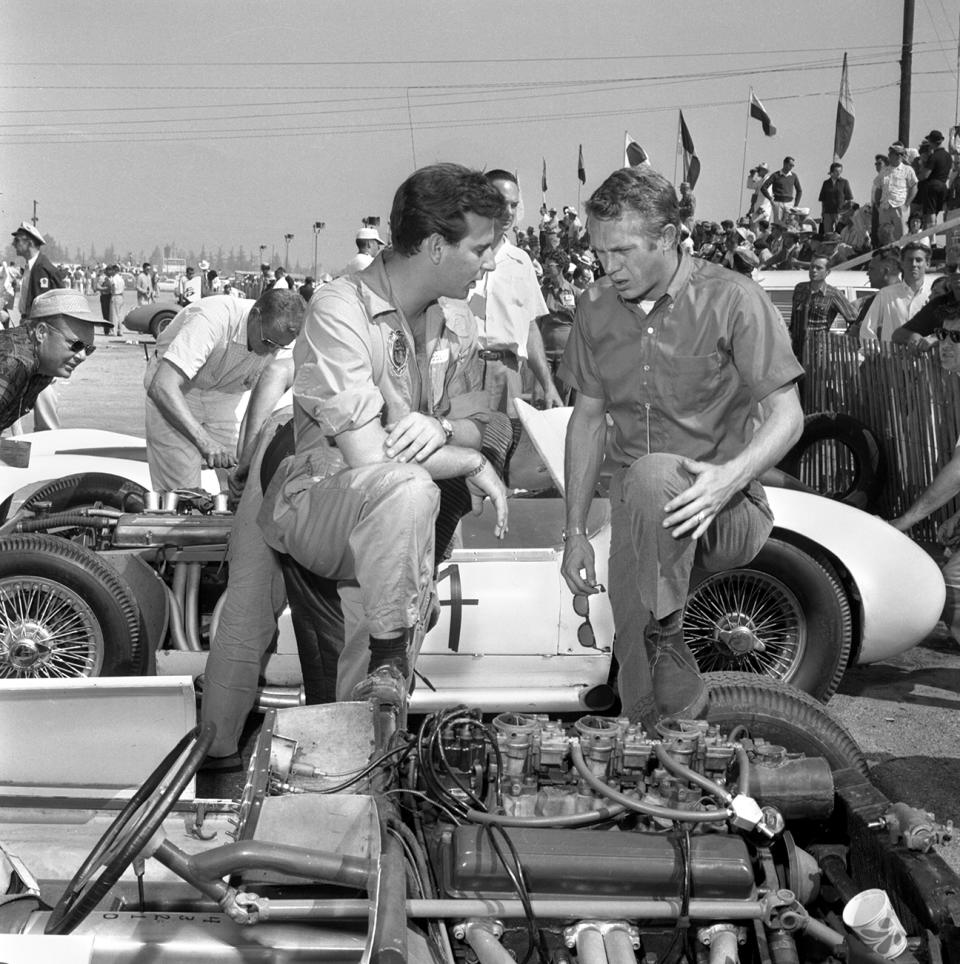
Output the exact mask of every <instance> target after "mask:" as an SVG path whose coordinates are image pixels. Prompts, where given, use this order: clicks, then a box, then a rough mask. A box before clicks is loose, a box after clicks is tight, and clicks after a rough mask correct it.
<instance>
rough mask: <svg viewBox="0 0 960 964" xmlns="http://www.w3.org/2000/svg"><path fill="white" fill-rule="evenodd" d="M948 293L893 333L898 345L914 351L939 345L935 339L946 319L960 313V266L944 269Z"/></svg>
mask: <svg viewBox="0 0 960 964" xmlns="http://www.w3.org/2000/svg"><path fill="white" fill-rule="evenodd" d="M943 277H944V279H945V280H946V285H947V291H946V294H942V295H940V296H939V297H937V298H931V299H930V300H929V301H928V302H927V303H926V304H925V305H924V306H923V307H922V308H921V309H920V310H919V311H918V312H917V313H916V314H915V315H914V316H913V317H912V318H911V319H910V320H909V321H908V322H907V323H906V324H905V325H903V326H902V327H900V328H898V329H897V330H896V331H895V332H894V333H893V339H892V340H893V341H894V342H896V343H897V344H898V345H908V346H909V347H911V348H913V349H914V351H918V352H923V351H930V350H931V349H932V348H933V347H934V345H936V344H937V339H936V338H935V337H934V336H935V333H936V331H937V329H938V328H942V327H943V322H944V319H945V318H955V317H956V316H957V314H958V312H960V264H948V265H946V266H945V267H944V269H943Z"/></svg>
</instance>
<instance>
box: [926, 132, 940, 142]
mask: <svg viewBox="0 0 960 964" xmlns="http://www.w3.org/2000/svg"><path fill="white" fill-rule="evenodd" d="M927 140H928V141H933V142H934V143H935V144H941V143H943V134H942V133H941V132H940V131H930V133H929V134H927Z"/></svg>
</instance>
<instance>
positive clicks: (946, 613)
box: [890, 308, 960, 640]
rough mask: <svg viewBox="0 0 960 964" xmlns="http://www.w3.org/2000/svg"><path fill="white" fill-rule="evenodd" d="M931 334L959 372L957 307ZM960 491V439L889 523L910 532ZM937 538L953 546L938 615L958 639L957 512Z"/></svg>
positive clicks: (945, 361)
mask: <svg viewBox="0 0 960 964" xmlns="http://www.w3.org/2000/svg"><path fill="white" fill-rule="evenodd" d="M934 334H935V335H936V338H937V342H938V343H939V345H940V364H941V365H942V366H943V368H944V370H945V371H947V372H951V373H952V374H953V375H954V376H956V375H958V374H960V308H954V309H952V310H950V311H949V312H947V313H946V314H944V315H943V316H942V317H941V318H940V325H939V326H938V327H937V328H936V330H935V332H934ZM958 493H960V439H958V440H957V445H956V447H955V448H954V450H953V455H952V457H951V459H950V461H949V462H948V463H947V464H946V465H945V466H944V467H943V468H942V469H941V470H940V471H939V472H938V473H937V475H936V477H935V478H934V480H933V482H931V483H930V485H928V486H927V488H926V489H925V490H924V491H923V492H922V493H921V494H920V497H919V498H918V499H917V500H916V501H915V502H914V503H913V505H911V506H910V508H909V509H907V511H906V512H904V513H903V515H901V516H899V517H897V518H896V519H892V520H891V521H890V524H891V525H892V526H893V527H894V528H895V529H899V530H900V531H901V532H909V530H910V529H911V528H913V526H915V525H916V524H917V523H918V522H922V521H923V520H924V519H926V518H927V516H929V515H930V514H931V513H933V512H936V510H937V509H939V508H941V507H942V506H944V505H946V504H947V503H948V502H949V501H950V500H951V499H953V498H955V497H956V496H957V494H958ZM937 540H938V541H939V542H940V543H942V544H943V545H945V546H948V547H949V548H950V549H952V550H953V552H952V554H951V555H950V556H948V558H947V560H946V562H945V563H944V565H943V581H944V583H946V587H947V598H946V601H945V602H944V606H943V615H942V616H941V619H943V621H944V622H945V623H946V624H947V626H948V627H949V628H950V635H951V636H952V637H953V638H954V639H955V640H960V551H957V549H958V547H960V512H955V513H954V514H953V515H951V516H950V517H949V518H948V519H946V520H945V521H944V522H942V523H941V524H940V525H939V526H938V527H937Z"/></svg>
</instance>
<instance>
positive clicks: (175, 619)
mask: <svg viewBox="0 0 960 964" xmlns="http://www.w3.org/2000/svg"><path fill="white" fill-rule="evenodd" d="M163 588H164V589H166V591H167V611H168V612H169V614H170V619H169V623H170V641H171V643H173V648H174V649H179V650H180V651H181V652H185V653H186V652H189V651H190V644H189V643H188V642H187V637H186V634H185V633H184V631H183V612H182V611H181V609H180V604H179V603H178V602H177V597H176V595H175V594H174V592H173V590H172V589H171V588H170V587H169V586H168V585H166V584H164V587H163Z"/></svg>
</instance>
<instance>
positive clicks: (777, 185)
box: [760, 156, 803, 224]
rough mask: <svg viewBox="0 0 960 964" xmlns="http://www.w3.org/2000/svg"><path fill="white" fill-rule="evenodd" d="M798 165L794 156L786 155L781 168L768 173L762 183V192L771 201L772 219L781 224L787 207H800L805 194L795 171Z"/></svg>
mask: <svg viewBox="0 0 960 964" xmlns="http://www.w3.org/2000/svg"><path fill="white" fill-rule="evenodd" d="M796 166H797V162H796V161H795V160H794V159H793V158H792V157H789V156H788V157H785V158H784V159H783V166H782V167H781V168H780V170H779V171H774V172H773V173H772V174H768V175H767V177H766V178H765V179H764V181H763V183H762V184H761V185H760V193H761V194H762V195H763V196H764V197H765V198H766V199H767V200H768V201H769V202H770V206H771V210H772V219H773V220H774V221H779V222H780V223H781V224H782V223H783V222H784V219H785V218H786V216H787V208H790V207H798V206H799V204H800V198H801V197H802V196H803V188H802V187H801V186H800V178H799V177H797V175H796V173H795V171H794V168H795V167H796Z"/></svg>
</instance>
